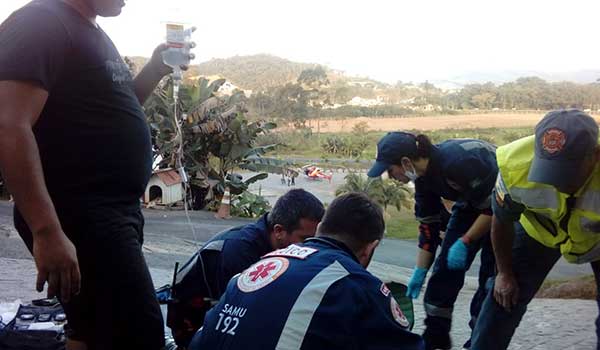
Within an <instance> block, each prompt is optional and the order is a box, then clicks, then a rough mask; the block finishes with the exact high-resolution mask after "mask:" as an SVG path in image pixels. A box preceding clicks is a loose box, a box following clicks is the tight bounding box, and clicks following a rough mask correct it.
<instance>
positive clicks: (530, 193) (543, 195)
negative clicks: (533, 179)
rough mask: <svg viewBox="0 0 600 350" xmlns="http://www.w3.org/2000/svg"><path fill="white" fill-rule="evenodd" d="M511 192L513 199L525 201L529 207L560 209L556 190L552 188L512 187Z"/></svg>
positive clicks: (520, 201)
mask: <svg viewBox="0 0 600 350" xmlns="http://www.w3.org/2000/svg"><path fill="white" fill-rule="evenodd" d="M509 192H510V197H511V198H512V199H513V200H515V201H517V202H519V203H523V204H525V206H527V207H530V208H546V209H552V210H558V198H557V196H556V190H554V189H552V188H548V187H542V188H519V187H511V188H510V191H509Z"/></svg>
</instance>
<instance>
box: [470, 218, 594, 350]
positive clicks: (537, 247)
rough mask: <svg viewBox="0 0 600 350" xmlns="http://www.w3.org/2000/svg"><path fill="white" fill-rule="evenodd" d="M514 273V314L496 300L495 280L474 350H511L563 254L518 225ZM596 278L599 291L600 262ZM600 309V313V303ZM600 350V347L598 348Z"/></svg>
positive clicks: (490, 288)
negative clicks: (516, 288) (529, 308)
mask: <svg viewBox="0 0 600 350" xmlns="http://www.w3.org/2000/svg"><path fill="white" fill-rule="evenodd" d="M512 256H513V261H512V262H513V271H514V273H515V276H516V279H517V283H518V285H519V299H518V302H517V305H516V306H515V307H514V308H513V310H512V311H511V312H508V311H506V310H505V309H504V308H503V307H502V306H501V305H500V304H498V303H497V302H496V300H495V299H494V288H493V284H494V280H493V279H491V280H490V282H489V286H490V287H489V288H488V294H487V297H486V298H485V301H484V304H483V307H482V308H481V313H480V317H479V319H478V320H477V324H476V325H475V329H474V330H473V337H472V338H473V344H472V346H471V349H472V350H497V349H498V350H500V349H506V348H508V345H509V344H510V340H511V338H512V336H513V334H514V333H515V330H516V329H517V327H518V326H519V322H521V319H522V318H523V315H524V314H525V311H526V310H527V305H528V304H529V302H530V301H531V299H533V297H534V296H535V294H536V293H537V291H538V289H539V288H540V286H541V285H542V283H543V282H544V279H545V278H546V275H548V273H549V272H550V270H551V269H552V267H553V266H554V264H555V263H556V262H557V261H558V259H559V258H560V256H561V254H560V251H559V250H558V249H554V248H548V247H546V246H544V245H542V244H541V243H539V242H537V241H536V240H534V239H533V238H531V237H529V235H528V234H527V233H526V232H525V229H523V227H522V226H521V225H520V224H516V225H515V240H514V243H513V249H512ZM591 265H592V269H593V270H594V275H595V277H596V288H598V287H599V285H598V281H600V261H595V262H593V263H592V264H591ZM596 301H597V302H598V308H599V309H600V300H598V299H596ZM599 330H600V319H596V335H597V336H598V335H599ZM598 349H599V350H600V346H598Z"/></svg>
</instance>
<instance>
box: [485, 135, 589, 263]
mask: <svg viewBox="0 0 600 350" xmlns="http://www.w3.org/2000/svg"><path fill="white" fill-rule="evenodd" d="M533 155H534V136H529V137H525V138H522V139H520V140H517V141H515V142H512V143H510V144H508V145H505V146H502V147H499V148H498V150H497V151H496V157H497V160H498V168H499V170H500V174H501V175H502V180H503V182H504V183H503V187H504V189H505V190H506V192H507V194H509V195H510V198H511V199H512V200H513V201H515V202H518V203H521V204H523V205H525V207H526V209H525V211H524V212H523V214H522V215H521V219H520V223H521V224H522V225H523V227H524V228H525V230H526V231H527V233H528V234H529V236H531V237H532V238H534V239H535V240H536V241H538V242H540V243H541V244H543V245H545V246H547V247H551V248H560V251H561V253H562V254H563V256H564V257H565V259H567V261H569V262H571V263H577V264H583V263H586V262H591V261H596V260H600V167H599V166H598V165H596V168H595V169H594V171H593V173H592V175H591V176H590V178H589V179H588V180H587V182H586V183H585V185H584V186H583V187H582V188H581V189H579V191H577V193H575V194H574V195H573V197H575V198H574V199H571V200H570V202H571V205H572V209H571V216H570V217H569V218H568V221H565V222H563V223H562V224H563V225H561V220H563V218H565V217H566V216H567V213H568V210H567V198H569V195H568V194H565V193H561V192H559V191H558V190H556V188H554V187H553V186H550V185H544V184H540V183H535V182H529V181H527V176H528V174H529V168H530V166H531V162H532V160H533ZM499 179H500V177H499ZM565 224H566V228H567V231H565V230H564V229H563V227H564V226H565Z"/></svg>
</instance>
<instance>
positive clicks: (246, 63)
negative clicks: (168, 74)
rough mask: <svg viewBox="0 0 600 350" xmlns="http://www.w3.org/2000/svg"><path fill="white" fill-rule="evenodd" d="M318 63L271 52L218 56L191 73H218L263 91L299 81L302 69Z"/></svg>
mask: <svg viewBox="0 0 600 350" xmlns="http://www.w3.org/2000/svg"><path fill="white" fill-rule="evenodd" d="M314 66H316V64H310V63H297V62H292V61H290V60H286V59H284V58H280V57H275V56H271V55H264V54H263V55H253V56H234V57H230V58H215V59H212V60H210V61H207V62H203V63H200V64H199V65H197V66H193V67H191V69H190V73H191V74H195V75H202V76H214V75H218V76H221V77H223V78H226V79H227V80H229V81H231V82H232V83H233V84H235V85H237V86H240V87H242V88H244V89H249V90H253V91H262V90H265V89H267V88H269V87H273V86H278V85H284V84H286V83H288V82H292V81H295V80H296V79H297V78H298V76H299V75H300V73H301V72H302V71H303V70H304V69H307V68H312V67H314Z"/></svg>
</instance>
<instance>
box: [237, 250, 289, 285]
mask: <svg viewBox="0 0 600 350" xmlns="http://www.w3.org/2000/svg"><path fill="white" fill-rule="evenodd" d="M289 263H290V262H289V261H288V260H287V259H285V258H279V257H274V258H268V259H263V260H261V261H259V262H257V263H256V264H254V265H252V266H250V267H249V268H248V269H247V270H246V271H244V272H242V274H241V275H240V277H238V280H237V286H238V288H239V289H240V290H241V291H242V292H246V293H250V292H254V291H257V290H259V289H261V288H263V287H265V286H267V285H269V284H270V283H271V282H273V281H275V280H276V279H277V278H279V276H281V275H282V274H283V273H284V272H285V271H286V270H287V268H288V266H289Z"/></svg>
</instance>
